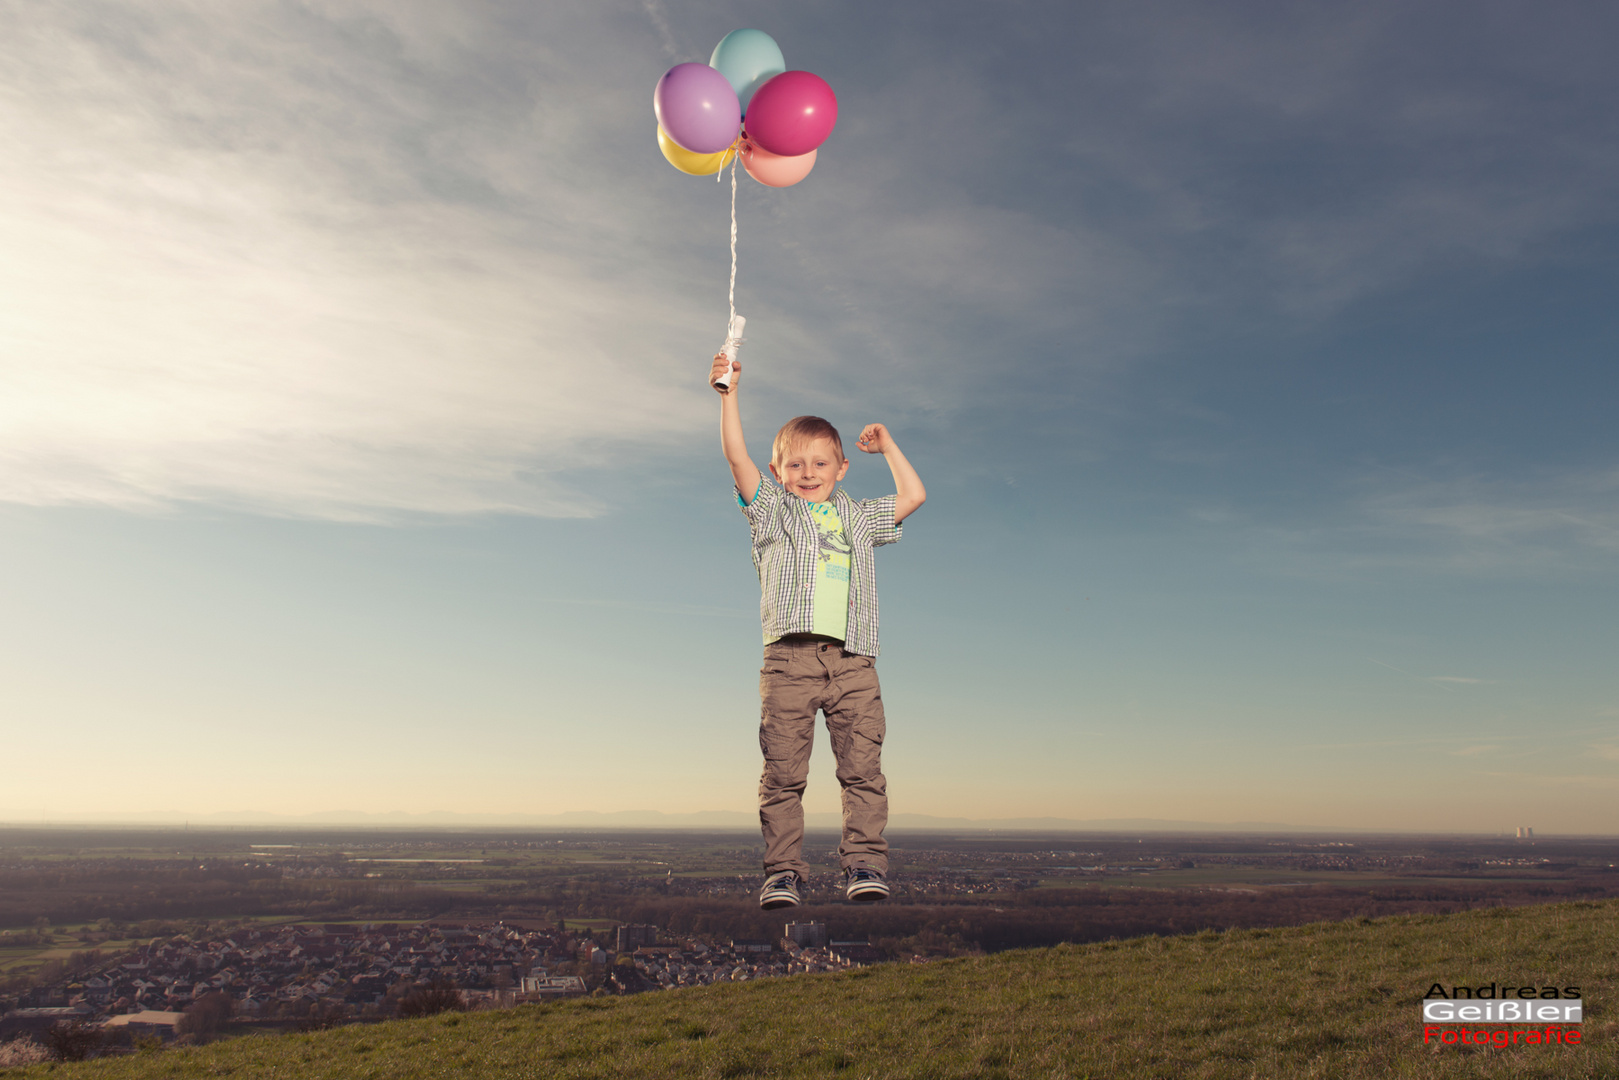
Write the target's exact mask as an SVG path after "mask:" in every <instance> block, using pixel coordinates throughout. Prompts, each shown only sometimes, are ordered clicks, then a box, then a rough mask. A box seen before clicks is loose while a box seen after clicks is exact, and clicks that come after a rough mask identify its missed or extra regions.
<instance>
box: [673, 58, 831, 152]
mask: <svg viewBox="0 0 1619 1080" xmlns="http://www.w3.org/2000/svg"><path fill="white" fill-rule="evenodd" d="M837 122H838V97H837V95H836V94H834V93H833V92H832V88H831V87H830V86H828V85H827V84H826V80H825V79H823V78H821V77H820V76H819V75H812V74H810V73H809V72H807V71H784V72H782V73H781V74H780V75H777V76H776V77H775V78H773V79H771V80H770V81H769V82H767V83H765V84H764V85H763V86H761V87H759V89H758V90H756V91H754V94H753V98H752V99H751V100H750V101H749V102H748V136H749V137H750V138H751V139H752V140H753V141H754V142H755V143H757V144H758V145H759V146H760V147H761V148H763V149H765V150H768V151H769V152H770V153H772V154H778V155H780V156H781V157H801V156H803V155H804V154H807V153H809V152H810V151H811V150H814V149H815V148H816V147H817V146H820V145H821V144H822V143H824V142H825V141H826V137H827V136H828V135H830V134H832V128H833V127H835V126H836V125H837ZM664 130H665V131H668V130H669V129H668V128H667V127H665V128H664ZM669 133H670V134H671V135H673V134H674V132H672V131H671V132H669Z"/></svg>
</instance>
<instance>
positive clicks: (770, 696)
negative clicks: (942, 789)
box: [708, 353, 927, 910]
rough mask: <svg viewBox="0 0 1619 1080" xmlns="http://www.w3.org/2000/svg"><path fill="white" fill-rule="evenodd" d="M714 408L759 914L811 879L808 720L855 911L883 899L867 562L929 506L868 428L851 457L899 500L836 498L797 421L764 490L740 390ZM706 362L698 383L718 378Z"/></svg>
mask: <svg viewBox="0 0 1619 1080" xmlns="http://www.w3.org/2000/svg"><path fill="white" fill-rule="evenodd" d="M730 368H731V370H732V372H733V373H734V374H733V375H732V377H731V389H730V390H729V391H728V392H727V391H725V390H722V389H720V388H719V387H717V386H715V387H714V388H715V389H716V390H719V391H720V393H721V394H723V395H724V396H723V397H722V398H721V399H720V445H721V447H722V448H723V450H724V451H725V460H726V461H727V462H728V463H729V464H730V466H731V476H732V478H733V479H735V480H736V499H737V502H738V504H740V505H741V507H742V512H743V514H744V515H745V516H746V517H747V519H748V524H749V526H750V527H751V529H752V532H753V566H754V569H755V570H757V571H758V574H759V586H760V590H761V595H760V600H759V615H760V619H761V621H762V622H763V624H764V638H765V656H764V666H763V667H762V668H760V670H759V696H760V698H761V699H762V701H763V707H762V708H761V709H760V713H759V748H760V749H761V750H763V751H764V758H765V764H764V774H763V775H762V776H761V777H760V779H759V826H760V829H761V830H762V831H763V833H764V840H765V861H764V868H765V884H764V889H763V890H762V891H761V892H760V893H759V906H760V907H762V908H764V909H766V910H771V909H774V908H783V907H793V906H794V905H796V904H798V903H799V902H800V900H801V898H802V897H801V892H800V890H801V889H802V887H803V883H804V878H805V876H806V875H807V874H808V873H809V864H808V863H806V862H805V861H804V857H803V853H802V848H803V844H804V806H803V801H802V799H803V794H804V785H805V781H806V780H807V778H808V776H809V758H810V748H811V746H812V745H813V744H814V741H815V714H816V712H822V713H824V714H825V715H826V727H827V731H828V733H829V734H830V735H831V736H832V753H833V755H834V756H835V757H836V758H837V763H838V772H837V775H838V783H839V784H840V785H841V786H842V788H843V843H842V844H841V845H839V847H838V861H839V862H840V863H841V864H842V866H843V872H844V879H845V888H844V893H845V895H846V896H847V897H848V898H849V899H850V900H854V901H861V902H864V901H872V900H882V899H884V898H886V897H887V896H888V881H887V873H888V841H887V840H885V839H884V838H883V828H884V827H885V826H886V825H887V824H888V787H887V780H886V779H885V778H884V777H883V771H882V750H883V734H884V731H885V729H886V722H885V720H884V718H883V699H882V690H881V689H880V688H879V686H878V684H877V670H876V667H875V666H874V661H875V659H876V656H877V578H876V572H875V568H874V567H873V565H872V563H873V561H874V560H873V558H872V549H873V548H875V547H877V546H880V545H882V544H892V543H894V542H895V541H897V540H898V539H899V538H900V522H902V521H904V520H905V518H906V517H908V516H909V515H910V513H911V512H912V511H913V510H915V509H916V508H917V507H919V506H921V505H922V503H923V501H924V500H926V498H927V492H926V491H925V490H923V487H922V481H921V479H920V478H918V477H917V475H916V470H915V469H913V468H911V463H910V462H908V461H906V460H905V455H904V454H902V453H900V451H899V447H898V446H896V445H894V440H893V438H892V437H891V436H890V435H889V434H888V430H887V429H886V428H884V427H883V425H881V424H867V425H866V427H865V430H864V431H862V432H861V433H860V443H859V445H860V449H862V450H864V451H865V452H866V453H868V454H882V455H883V457H884V458H886V459H887V461H888V467H889V470H890V471H891V472H893V474H894V485H895V487H896V488H897V489H898V491H897V493H896V494H893V495H887V496H884V497H883V498H881V499H865V500H862V501H860V502H856V501H854V500H853V499H851V498H849V496H848V495H847V494H845V493H844V492H843V489H841V488H839V487H837V482H838V481H839V480H842V479H843V477H844V474H845V473H847V472H848V471H849V462H848V459H847V458H845V457H844V456H843V443H842V441H841V440H840V439H839V438H838V432H837V429H836V428H834V427H833V426H832V425H831V424H829V423H827V422H826V421H825V420H822V419H821V418H820V417H818V416H800V417H797V418H796V419H793V420H790V421H788V422H787V424H786V426H784V427H783V428H782V429H781V431H780V433H778V434H777V435H776V441H775V445H774V446H773V448H772V451H771V455H770V475H771V477H773V478H774V481H773V482H772V481H771V480H767V479H766V478H765V477H763V476H762V475H761V474H760V472H759V470H758V468H757V467H755V465H754V464H753V461H752V459H750V458H749V457H748V449H747V446H746V445H745V444H744V443H743V439H742V415H741V411H740V408H739V406H738V404H737V385H738V383H739V382H740V381H741V371H742V365H741V363H739V362H736V361H731V363H730ZM725 369H726V357H725V354H724V353H720V354H719V355H718V356H716V357H714V367H713V370H712V371H711V372H710V373H709V377H708V382H709V385H710V386H713V385H714V380H716V379H718V378H719V377H720V376H721V375H723V374H724V373H725Z"/></svg>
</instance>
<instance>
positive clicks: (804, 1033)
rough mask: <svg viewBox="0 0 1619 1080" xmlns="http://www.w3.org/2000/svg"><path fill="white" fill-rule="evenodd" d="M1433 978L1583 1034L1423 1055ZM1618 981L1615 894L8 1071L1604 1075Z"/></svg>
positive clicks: (1615, 1065)
mask: <svg viewBox="0 0 1619 1080" xmlns="http://www.w3.org/2000/svg"><path fill="white" fill-rule="evenodd" d="M1436 982H1438V983H1442V984H1444V985H1445V986H1447V987H1449V986H1452V985H1483V984H1487V983H1490V982H1496V983H1503V982H1508V983H1512V984H1514V985H1530V984H1532V985H1535V986H1541V985H1556V986H1570V985H1576V986H1579V987H1580V988H1581V989H1582V993H1583V997H1584V1000H1585V1003H1586V1006H1585V1007H1586V1020H1585V1023H1584V1025H1583V1029H1582V1034H1583V1036H1584V1042H1583V1043H1582V1044H1581V1045H1579V1046H1567V1045H1557V1046H1540V1045H1518V1046H1514V1047H1511V1048H1508V1049H1493V1048H1491V1049H1478V1048H1473V1047H1465V1048H1464V1047H1457V1046H1446V1047H1440V1046H1424V1045H1423V1042H1422V1024H1421V1022H1420V1016H1419V1011H1418V1002H1419V1000H1420V999H1421V998H1422V996H1423V994H1424V993H1425V992H1426V991H1427V989H1428V987H1429V986H1430V985H1432V984H1433V983H1436ZM1616 992H1619V903H1614V902H1601V903H1575V904H1559V905H1555V906H1547V907H1531V908H1514V909H1492V910H1487V911H1473V912H1467V913H1464V914H1460V915H1447V916H1409V917H1398V918H1390V919H1383V920H1377V921H1369V920H1357V921H1352V922H1344V923H1323V924H1317V925H1314V926H1304V927H1295V928H1289V929H1280V930H1250V931H1232V932H1229V933H1224V934H1217V933H1212V932H1206V933H1202V934H1196V935H1191V936H1187V937H1178V938H1144V939H1138V940H1133V941H1125V942H1105V943H1101V944H1096V945H1086V946H1060V947H1058V948H1055V949H1040V950H1030V951H1024V952H1009V953H1002V954H999V955H996V956H991V957H984V958H976V959H968V960H952V961H946V962H939V963H933V964H929V965H925V966H913V965H899V964H893V965H883V966H879V967H875V968H867V969H864V970H859V971H855V972H850V973H846V974H838V975H825V976H794V977H792V978H787V979H775V980H769V981H761V982H755V983H741V984H736V985H728V986H714V987H704V988H696V989H690V990H679V991H669V992H663V993H653V994H645V995H640V996H637V997H631V998H598V999H587V1000H581V1001H573V1002H567V1003H561V1004H556V1005H548V1006H529V1007H524V1008H521V1009H516V1010H512V1011H507V1012H490V1013H476V1014H469V1015H450V1016H440V1017H435V1018H432V1019H427V1020H418V1021H398V1022H394V1023H389V1024H383V1025H377V1026H371V1027H351V1028H344V1029H338V1030H334V1031H328V1032H321V1033H317V1034H312V1035H297V1036H284V1037H276V1038H248V1039H239V1040H235V1041H230V1042H222V1043H217V1044H215V1045H212V1046H208V1047H201V1048H194V1049H183V1050H173V1051H165V1052H161V1053H156V1054H151V1055H147V1056H137V1057H132V1058H124V1059H109V1060H104V1061H95V1062H87V1063H85V1064H82V1065H76V1066H56V1067H54V1069H51V1068H48V1067H44V1066H40V1067H35V1068H33V1069H24V1070H13V1071H11V1072H10V1073H0V1075H6V1076H7V1077H8V1078H21V1077H34V1076H43V1075H45V1074H46V1072H47V1071H48V1072H49V1074H50V1075H51V1076H52V1077H53V1078H64V1077H65V1078H71V1080H78V1078H80V1077H85V1078H89V1077H106V1078H109V1080H112V1078H116V1080H144V1078H157V1077H192V1076H198V1077H201V1076H230V1077H235V1078H241V1080H247V1078H253V1077H277V1078H285V1080H317V1078H331V1080H338V1078H342V1080H351V1078H363V1077H389V1078H393V1077H399V1078H415V1077H421V1078H424V1080H425V1078H428V1077H434V1078H438V1077H478V1078H492V1080H500V1078H506V1077H512V1078H516V1077H525V1078H526V1077H580V1078H583V1077H600V1078H603V1080H607V1078H612V1080H619V1078H623V1077H658V1078H670V1077H753V1076H757V1077H772V1076H780V1077H820V1076H828V1077H844V1078H851V1080H852V1078H856V1077H917V1078H922V1077H929V1078H932V1077H940V1078H945V1077H962V1078H966V1077H974V1078H993V1077H1041V1078H1045V1077H1109V1078H1112V1077H1125V1078H1130V1077H1143V1078H1145V1077H1154V1078H1156V1077H1166V1078H1167V1077H1174V1078H1180V1077H1188V1078H1202V1077H1206V1078H1226V1077H1230V1078H1237V1077H1243V1078H1248V1077H1286V1078H1289V1080H1293V1078H1303V1077H1332V1078H1338V1077H1350V1078H1353V1077H1366V1078H1372V1077H1377V1078H1383V1077H1394V1076H1410V1077H1424V1078H1427V1077H1435V1078H1448V1077H1501V1078H1507V1077H1511V1078H1513V1080H1524V1078H1537V1077H1544V1078H1547V1080H1551V1078H1557V1080H1569V1078H1575V1077H1590V1078H1599V1077H1600V1078H1612V1077H1619V1013H1616V1012H1615V1010H1614V1008H1613V1003H1614V998H1615V994H1616ZM1521 1030H1528V1029H1527V1028H1522V1029H1521Z"/></svg>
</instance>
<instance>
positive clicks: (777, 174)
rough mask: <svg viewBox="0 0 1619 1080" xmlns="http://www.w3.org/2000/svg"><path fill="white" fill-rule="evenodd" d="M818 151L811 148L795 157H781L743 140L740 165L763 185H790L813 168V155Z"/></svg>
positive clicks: (802, 177)
mask: <svg viewBox="0 0 1619 1080" xmlns="http://www.w3.org/2000/svg"><path fill="white" fill-rule="evenodd" d="M818 152H819V151H816V150H811V151H810V152H809V153H807V154H799V155H797V156H796V157H783V156H782V155H781V154H772V153H771V152H770V151H769V150H766V149H764V148H763V147H760V146H756V145H755V144H753V143H752V142H749V141H746V140H744V141H743V143H742V167H743V168H744V169H746V170H748V175H749V176H751V177H753V178H754V179H755V180H757V181H759V183H761V184H763V185H764V186H765V187H792V186H793V185H794V184H796V183H798V182H799V181H800V180H802V179H804V177H806V176H808V175H809V174H810V170H811V169H813V168H815V155H816V154H817V153H818Z"/></svg>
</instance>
